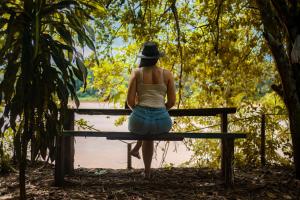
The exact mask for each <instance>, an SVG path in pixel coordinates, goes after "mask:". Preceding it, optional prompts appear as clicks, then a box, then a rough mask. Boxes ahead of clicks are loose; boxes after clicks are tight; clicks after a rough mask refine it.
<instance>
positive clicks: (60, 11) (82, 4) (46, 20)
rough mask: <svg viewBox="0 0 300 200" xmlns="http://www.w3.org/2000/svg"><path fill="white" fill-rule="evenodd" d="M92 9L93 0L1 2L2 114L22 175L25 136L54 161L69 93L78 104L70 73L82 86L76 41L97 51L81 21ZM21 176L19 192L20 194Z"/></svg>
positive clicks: (82, 71) (80, 57)
mask: <svg viewBox="0 0 300 200" xmlns="http://www.w3.org/2000/svg"><path fill="white" fill-rule="evenodd" d="M96 8H97V9H98V11H99V12H100V11H101V9H99V8H101V7H99V5H98V4H96V3H94V2H93V1H90V2H86V1H82V0H71V1H67V0H57V1H48V0H25V1H24V2H23V1H15V0H5V1H1V4H0V16H1V26H0V28H1V32H0V33H1V34H0V38H1V41H3V43H2V45H1V50H0V57H1V60H0V66H1V71H2V73H3V74H4V77H3V80H2V81H1V84H0V101H1V102H2V99H3V100H4V104H5V110H4V113H3V116H2V117H3V118H8V119H9V122H10V123H9V125H10V127H11V128H12V130H14V144H15V148H16V152H17V159H18V161H19V163H20V178H21V179H22V177H23V179H25V175H24V173H25V166H26V155H27V144H28V142H29V140H31V139H34V140H35V141H36V143H37V144H36V149H35V155H37V153H38V152H40V154H41V155H42V157H43V158H45V157H46V154H47V151H48V153H49V155H50V158H51V160H53V159H54V152H55V149H54V137H55V136H56V135H58V134H59V133H60V131H61V129H62V123H63V119H64V113H65V111H66V109H67V105H68V98H69V97H71V98H72V99H74V100H75V103H76V105H77V106H78V105H79V100H78V98H77V95H76V93H75V92H76V90H75V87H76V83H75V77H77V78H78V79H79V80H81V81H83V83H84V86H85V85H86V77H87V69H86V67H85V64H84V61H83V55H82V53H80V51H79V50H78V46H79V47H80V46H81V47H83V46H85V45H87V46H88V47H89V48H90V49H91V50H92V51H95V50H96V49H95V46H94V44H93V38H94V33H93V30H92V28H91V27H89V26H88V25H87V24H86V21H87V20H89V19H91V17H90V16H89V13H90V12H91V10H95V9H96ZM75 36H76V37H75ZM4 121H5V120H2V122H4ZM17 124H19V128H17ZM3 126H4V124H3V123H2V124H1V127H3ZM1 137H3V133H2V132H1ZM22 181H25V180H21V186H20V188H21V193H20V197H21V198H25V196H24V191H22V189H23V186H22V183H23V184H24V183H25V182H22Z"/></svg>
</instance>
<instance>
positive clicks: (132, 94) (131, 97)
mask: <svg viewBox="0 0 300 200" xmlns="http://www.w3.org/2000/svg"><path fill="white" fill-rule="evenodd" d="M135 98H136V71H135V70H134V71H133V72H132V73H131V77H130V79H129V84H128V91H127V105H128V106H129V108H130V109H131V110H132V109H133V108H134V107H135V104H136V100H135Z"/></svg>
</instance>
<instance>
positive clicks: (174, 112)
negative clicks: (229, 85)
mask: <svg viewBox="0 0 300 200" xmlns="http://www.w3.org/2000/svg"><path fill="white" fill-rule="evenodd" d="M71 110H73V111H74V112H76V113H77V114H83V115H130V113H131V110H130V109H89V108H79V109H71ZM168 112H169V114H170V115H171V116H174V117H178V116H216V115H218V114H229V113H236V108H201V109H171V110H169V111H168Z"/></svg>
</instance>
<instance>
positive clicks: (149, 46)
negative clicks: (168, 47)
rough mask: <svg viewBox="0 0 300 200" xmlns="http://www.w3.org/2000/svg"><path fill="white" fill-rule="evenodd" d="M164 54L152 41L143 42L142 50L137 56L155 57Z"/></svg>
mask: <svg viewBox="0 0 300 200" xmlns="http://www.w3.org/2000/svg"><path fill="white" fill-rule="evenodd" d="M162 56H164V53H162V52H160V51H159V50H158V47H157V44H156V43H154V42H145V43H144V44H143V48H142V51H141V52H140V53H139V54H138V57H139V58H144V59H157V58H160V57H162Z"/></svg>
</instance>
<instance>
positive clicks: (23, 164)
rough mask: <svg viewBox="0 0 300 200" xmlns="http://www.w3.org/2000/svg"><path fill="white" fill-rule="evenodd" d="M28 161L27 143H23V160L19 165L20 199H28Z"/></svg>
mask: <svg viewBox="0 0 300 200" xmlns="http://www.w3.org/2000/svg"><path fill="white" fill-rule="evenodd" d="M26 159H27V142H26V141H22V146H21V160H20V161H19V162H20V165H19V184H20V199H22V200H25V199H26V177H25V174H26Z"/></svg>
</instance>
